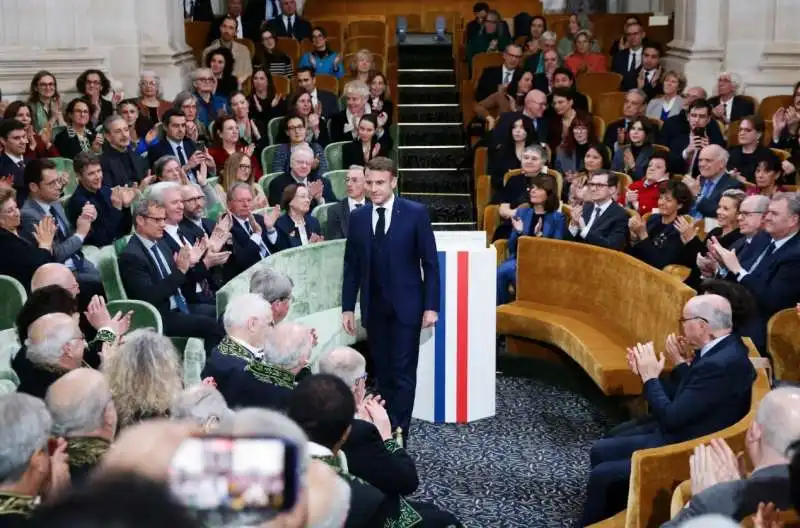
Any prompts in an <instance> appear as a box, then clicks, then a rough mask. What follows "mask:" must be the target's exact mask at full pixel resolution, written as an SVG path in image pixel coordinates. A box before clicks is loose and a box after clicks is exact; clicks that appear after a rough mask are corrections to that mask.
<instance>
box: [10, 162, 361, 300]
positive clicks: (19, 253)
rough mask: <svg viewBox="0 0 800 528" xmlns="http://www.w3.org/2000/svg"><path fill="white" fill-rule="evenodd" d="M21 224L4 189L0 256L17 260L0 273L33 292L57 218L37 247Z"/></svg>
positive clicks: (43, 226) (44, 225) (40, 230)
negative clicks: (27, 236)
mask: <svg viewBox="0 0 800 528" xmlns="http://www.w3.org/2000/svg"><path fill="white" fill-rule="evenodd" d="M362 174H363V173H362ZM20 225H21V214H20V211H19V207H17V200H16V192H15V191H14V189H9V188H7V187H0V254H2V255H8V256H10V255H13V258H3V259H0V274H2V275H9V276H11V277H13V278H15V279H17V280H18V281H19V282H20V284H22V286H23V287H24V288H25V290H26V291H30V284H31V278H32V277H33V274H34V273H35V272H36V270H37V269H38V268H39V267H40V266H42V265H44V264H46V263H48V262H52V261H53V244H54V238H55V235H56V224H55V221H54V220H53V217H51V216H46V217H43V218H42V219H41V220H40V221H39V222H38V223H37V224H36V225H35V226H34V228H33V238H34V239H35V241H36V243H35V244H32V243H30V242H28V240H26V239H25V238H23V237H22V236H21V234H20V231H19V228H20Z"/></svg>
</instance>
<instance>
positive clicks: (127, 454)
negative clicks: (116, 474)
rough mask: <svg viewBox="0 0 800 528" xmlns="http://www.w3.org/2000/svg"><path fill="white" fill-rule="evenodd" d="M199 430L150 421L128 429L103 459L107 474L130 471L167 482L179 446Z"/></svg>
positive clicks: (171, 423)
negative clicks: (171, 463) (170, 466)
mask: <svg viewBox="0 0 800 528" xmlns="http://www.w3.org/2000/svg"><path fill="white" fill-rule="evenodd" d="M197 432H200V431H199V429H198V428H197V427H196V426H195V425H194V424H191V423H187V422H174V421H173V422H171V421H169V420H166V419H158V420H149V421H146V422H142V423H139V424H136V425H132V426H130V427H127V428H125V429H124V430H123V431H122V433H121V434H120V435H119V438H117V440H116V442H114V443H113V444H112V445H111V449H109V450H108V453H106V456H105V457H104V458H103V464H102V466H101V467H102V468H103V470H104V471H110V472H113V471H120V472H123V471H130V472H132V473H137V474H139V475H142V476H144V477H147V478H151V479H153V480H156V481H159V482H163V481H166V480H167V475H168V471H169V465H170V462H171V461H172V457H173V455H174V454H175V451H177V450H178V446H180V445H181V442H183V441H184V440H185V439H187V438H189V437H190V436H191V435H192V434H194V433H197Z"/></svg>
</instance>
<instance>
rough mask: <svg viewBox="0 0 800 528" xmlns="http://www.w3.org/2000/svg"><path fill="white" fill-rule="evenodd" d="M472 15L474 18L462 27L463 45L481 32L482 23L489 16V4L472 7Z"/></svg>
mask: <svg viewBox="0 0 800 528" xmlns="http://www.w3.org/2000/svg"><path fill="white" fill-rule="evenodd" d="M472 14H473V15H474V18H473V19H472V20H470V21H469V22H467V24H466V26H465V27H464V42H463V44H467V43H469V41H470V40H472V39H473V37H476V36H477V35H478V34H479V33H480V32H481V30H482V29H483V23H484V22H485V21H486V17H487V16H488V15H489V4H487V3H486V2H478V3H476V4H475V5H473V6H472Z"/></svg>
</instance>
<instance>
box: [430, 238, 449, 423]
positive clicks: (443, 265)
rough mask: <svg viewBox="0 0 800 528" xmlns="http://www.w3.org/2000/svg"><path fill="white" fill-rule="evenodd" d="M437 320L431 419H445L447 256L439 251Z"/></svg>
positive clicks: (440, 421)
mask: <svg viewBox="0 0 800 528" xmlns="http://www.w3.org/2000/svg"><path fill="white" fill-rule="evenodd" d="M438 253H439V320H438V321H437V322H436V326H434V332H435V334H434V345H433V346H434V365H433V372H434V374H433V421H434V422H436V423H442V422H444V420H445V399H446V392H445V389H446V386H445V383H446V381H447V355H446V347H447V331H446V329H447V304H446V302H447V301H446V297H447V257H446V253H445V252H444V251H439V252H438Z"/></svg>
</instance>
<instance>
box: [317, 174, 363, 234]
mask: <svg viewBox="0 0 800 528" xmlns="http://www.w3.org/2000/svg"><path fill="white" fill-rule="evenodd" d="M344 183H345V185H346V186H347V196H346V197H345V198H342V199H341V200H339V201H338V202H336V203H335V204H334V205H332V206H331V207H330V208H328V220H327V222H326V224H325V239H326V240H336V239H339V238H347V231H348V227H349V226H350V213H351V212H352V211H353V210H354V209H358V208H359V207H363V206H364V204H365V203H366V192H367V191H366V179H365V177H364V167H363V166H360V165H351V166H350V168H349V169H348V171H347V175H346V176H345V178H344Z"/></svg>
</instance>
